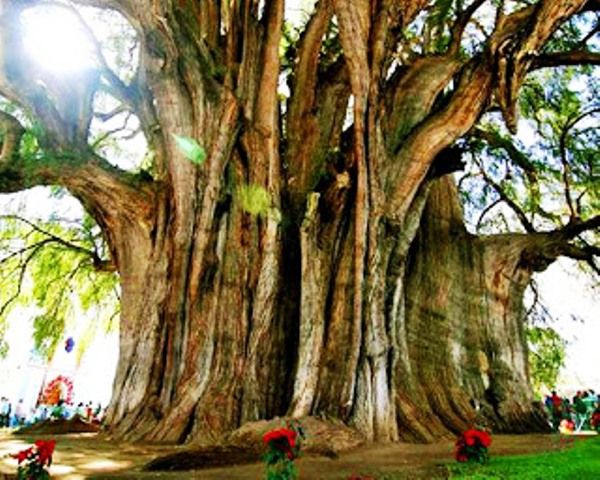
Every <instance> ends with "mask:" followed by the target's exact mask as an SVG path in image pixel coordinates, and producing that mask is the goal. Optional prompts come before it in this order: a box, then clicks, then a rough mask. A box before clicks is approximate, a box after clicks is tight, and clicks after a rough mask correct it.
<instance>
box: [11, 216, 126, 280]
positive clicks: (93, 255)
mask: <svg viewBox="0 0 600 480" xmlns="http://www.w3.org/2000/svg"><path fill="white" fill-rule="evenodd" d="M0 219H4V220H17V221H19V222H22V223H25V224H26V225H28V226H29V227H31V228H32V230H34V231H36V232H38V233H41V234H42V235H44V236H45V237H47V240H48V242H53V243H57V244H59V245H61V246H63V247H65V248H67V249H69V250H72V251H75V252H78V253H81V254H83V255H85V256H87V257H89V258H90V259H91V260H92V264H93V266H94V268H95V269H96V270H97V271H104V272H114V271H116V265H114V263H113V262H112V261H111V260H104V259H102V258H100V256H99V255H98V252H96V251H94V250H90V249H87V248H85V247H82V246H81V245H77V244H75V243H73V242H71V241H69V240H65V239H64V238H61V237H59V236H57V235H55V234H53V233H51V232H49V231H48V230H46V229H44V228H42V227H40V226H39V225H36V224H35V223H33V222H32V221H30V220H28V219H26V218H23V217H21V216H20V215H0ZM48 242H45V243H48ZM38 244H39V243H38ZM36 245H37V244H36ZM29 248H32V247H29ZM19 253H20V252H19ZM10 256H14V254H11V255H10ZM10 256H9V257H10ZM9 257H5V258H3V259H2V260H0V263H1V262H4V261H6V260H7V259H8V258H9Z"/></svg>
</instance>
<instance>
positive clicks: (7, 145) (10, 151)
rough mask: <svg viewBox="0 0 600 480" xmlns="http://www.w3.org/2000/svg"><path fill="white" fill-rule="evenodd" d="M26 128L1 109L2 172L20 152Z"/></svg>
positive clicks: (0, 155) (0, 160) (0, 168)
mask: <svg viewBox="0 0 600 480" xmlns="http://www.w3.org/2000/svg"><path fill="white" fill-rule="evenodd" d="M24 132H25V129H24V128H23V126H22V125H21V122H19V121H18V120H17V119H16V118H15V117H13V116H12V115H9V114H8V113H5V112H3V111H1V110H0V146H1V149H0V172H2V170H3V166H4V165H5V164H7V163H10V162H11V161H12V160H13V159H14V158H16V157H17V156H18V154H19V144H20V143H21V137H22V136H23V133H24Z"/></svg>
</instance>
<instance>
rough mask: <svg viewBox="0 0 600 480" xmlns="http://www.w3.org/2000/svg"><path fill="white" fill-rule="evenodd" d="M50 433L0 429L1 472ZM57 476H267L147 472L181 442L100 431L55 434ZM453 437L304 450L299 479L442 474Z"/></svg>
mask: <svg viewBox="0 0 600 480" xmlns="http://www.w3.org/2000/svg"><path fill="white" fill-rule="evenodd" d="M40 438H42V439H47V438H50V437H48V436H36V437H33V436H32V437H22V436H16V435H13V434H12V433H11V432H10V431H7V430H4V431H1V430H0V478H2V474H9V473H14V472H15V469H16V461H15V460H14V459H12V458H10V457H9V456H8V455H9V454H10V453H16V452H18V451H19V450H21V449H23V448H25V447H27V446H29V445H30V444H31V443H32V442H33V441H35V440H36V439H40ZM53 438H55V439H56V440H57V445H56V452H55V456H54V463H53V465H52V467H51V469H50V473H51V475H52V478H53V479H61V480H67V479H69V480H80V479H96V480H99V479H104V478H106V479H116V478H119V479H135V480H138V479H144V480H145V479H169V480H174V479H178V480H187V479H190V480H191V479H204V480H257V479H261V478H263V467H262V465H261V464H252V465H243V466H233V467H228V468H216V469H209V470H197V471H186V472H143V471H141V467H142V466H143V465H144V464H145V463H147V462H148V461H149V460H151V459H153V458H156V457H158V456H161V455H165V454H168V453H172V452H177V451H181V450H183V447H173V446H157V445H143V444H128V443H119V442H115V441H110V440H107V439H106V438H103V437H102V436H101V435H98V434H89V433H84V434H68V435H56V436H54V437H53ZM493 438H494V442H493V444H492V446H491V447H490V454H491V455H507V454H512V455H514V454H525V453H538V452H543V451H552V450H557V449H562V448H565V447H567V446H568V445H569V444H570V443H572V442H573V438H572V437H571V438H566V437H561V436H559V435H550V434H532V435H495V436H494V437H493ZM452 452H453V443H452V441H449V440H448V441H441V442H439V443H435V444H430V445H413V444H406V443H396V444H385V445H377V444H370V445H364V446H362V447H359V448H357V449H355V450H353V451H351V452H347V453H343V454H341V455H340V456H339V457H338V458H336V459H329V458H324V457H312V456H305V457H302V458H300V459H299V460H298V461H297V465H298V468H299V471H300V479H301V480H321V479H327V480H329V479H331V480H345V479H347V478H348V477H349V476H350V475H351V474H361V475H366V474H369V475H373V476H375V478H377V479H378V480H380V479H382V480H383V479H385V478H386V477H387V476H388V475H391V474H393V475H394V477H393V478H394V479H396V478H402V477H404V478H406V479H419V478H427V479H434V478H444V475H443V474H442V473H441V472H443V471H444V469H443V467H442V465H443V464H444V463H447V462H450V461H452Z"/></svg>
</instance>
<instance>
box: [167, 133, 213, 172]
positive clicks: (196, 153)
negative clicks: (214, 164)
mask: <svg viewBox="0 0 600 480" xmlns="http://www.w3.org/2000/svg"><path fill="white" fill-rule="evenodd" d="M173 138H174V139H175V143H176V145H177V148H178V149H179V151H180V152H181V153H182V154H183V155H184V156H185V158H187V159H188V160H189V161H190V162H192V163H194V164H196V165H202V164H203V163H204V160H206V151H205V150H204V148H202V146H201V145H200V144H199V143H198V142H197V141H196V140H195V139H193V138H191V137H180V136H179V135H175V134H173Z"/></svg>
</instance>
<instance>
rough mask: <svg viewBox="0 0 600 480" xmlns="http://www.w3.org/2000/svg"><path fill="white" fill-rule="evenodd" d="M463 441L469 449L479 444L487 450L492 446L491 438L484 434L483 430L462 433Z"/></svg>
mask: <svg viewBox="0 0 600 480" xmlns="http://www.w3.org/2000/svg"><path fill="white" fill-rule="evenodd" d="M463 439H464V442H465V444H467V445H468V446H469V447H472V446H474V445H475V444H477V443H479V444H480V445H482V446H483V447H485V448H487V447H489V446H490V445H491V444H492V438H491V437H490V435H489V434H488V433H487V432H484V431H483V430H476V429H474V428H472V429H470V430H467V431H466V432H465V433H463Z"/></svg>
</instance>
